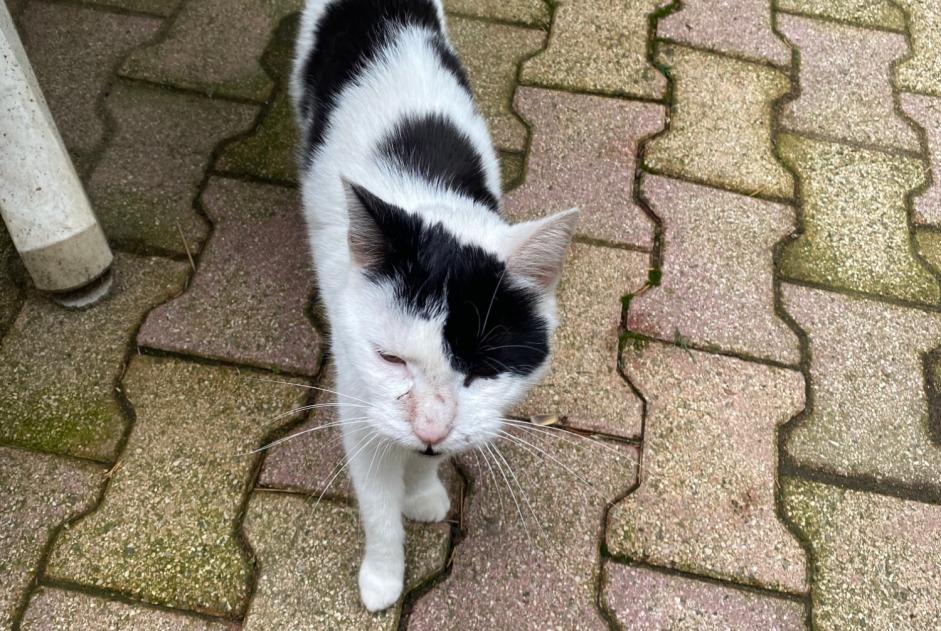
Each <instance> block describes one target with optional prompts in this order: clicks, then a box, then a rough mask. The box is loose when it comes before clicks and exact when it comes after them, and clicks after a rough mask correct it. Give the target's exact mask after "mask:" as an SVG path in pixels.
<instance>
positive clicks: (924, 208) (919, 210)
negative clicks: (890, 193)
mask: <svg viewBox="0 0 941 631" xmlns="http://www.w3.org/2000/svg"><path fill="white" fill-rule="evenodd" d="M899 98H900V101H901V105H902V110H903V111H904V112H905V113H906V114H908V115H909V116H911V117H912V119H914V121H915V123H917V124H918V125H920V126H921V128H922V129H923V130H924V131H925V136H926V137H927V141H928V155H929V158H930V161H931V188H929V189H928V190H927V191H926V192H924V193H922V194H921V195H919V196H918V197H917V198H915V212H914V213H913V215H912V220H913V221H914V222H915V223H919V224H933V225H936V226H941V98H936V97H930V96H923V95H920V94H902V95H900V97H899Z"/></svg>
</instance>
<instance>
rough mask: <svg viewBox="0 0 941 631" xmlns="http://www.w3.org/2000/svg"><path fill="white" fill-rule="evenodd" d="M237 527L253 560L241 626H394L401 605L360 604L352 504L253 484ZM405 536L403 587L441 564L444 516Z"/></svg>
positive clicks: (412, 527)
mask: <svg viewBox="0 0 941 631" xmlns="http://www.w3.org/2000/svg"><path fill="white" fill-rule="evenodd" d="M244 528H245V534H246V537H247V539H248V543H249V545H251V546H252V549H253V550H254V551H255V554H256V556H257V559H258V567H259V574H258V587H257V589H256V591H255V595H254V598H253V599H252V604H251V607H250V608H249V610H248V614H247V615H246V617H245V624H244V626H243V628H244V629H245V630H246V631H254V630H257V629H272V630H275V629H277V630H280V629H350V630H355V631H359V630H361V629H363V630H365V629H389V630H390V631H391V630H392V629H398V623H399V612H400V606H397V607H393V608H391V609H387V610H385V611H383V612H382V613H380V614H377V615H374V614H370V613H369V612H367V611H366V610H365V609H363V606H362V605H361V604H360V601H359V589H358V587H357V579H356V576H357V570H358V569H359V560H360V556H361V554H362V544H361V543H360V542H361V541H362V538H363V535H362V530H361V528H360V525H359V517H358V515H357V512H356V509H355V508H353V507H351V506H348V505H346V504H342V503H337V502H332V501H329V500H324V501H322V502H319V503H316V502H309V501H307V499H306V496H298V495H286V494H281V493H265V492H258V493H255V494H254V495H253V496H252V498H251V500H250V502H249V504H248V510H247V514H246V516H245V525H244ZM406 537H407V540H406V541H407V542H406V558H405V572H406V575H405V591H406V593H407V592H408V591H409V590H411V589H414V588H415V587H417V586H418V585H420V584H421V583H423V582H425V581H426V580H428V579H429V578H431V577H432V576H434V575H435V574H437V573H439V572H441V571H442V570H443V569H444V566H445V563H447V560H448V548H449V540H450V532H449V529H448V526H447V525H446V524H431V525H422V526H419V525H418V524H412V523H409V524H407V525H406ZM340 542H342V543H340Z"/></svg>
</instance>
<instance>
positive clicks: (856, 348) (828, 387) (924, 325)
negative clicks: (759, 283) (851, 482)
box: [781, 284, 941, 490]
mask: <svg viewBox="0 0 941 631" xmlns="http://www.w3.org/2000/svg"><path fill="white" fill-rule="evenodd" d="M781 295H782V303H783V307H784V309H785V310H786V311H787V312H788V313H789V314H790V315H791V316H792V317H793V318H794V319H795V320H796V321H797V325H798V326H799V327H800V328H801V329H802V330H803V331H805V333H806V334H807V336H808V338H809V350H810V395H811V401H812V402H813V407H812V408H811V409H810V410H809V412H808V414H807V416H806V417H803V418H801V419H800V421H799V422H797V424H796V425H795V426H794V427H793V429H792V430H791V431H790V432H789V433H788V434H787V435H786V439H785V441H784V448H785V451H786V452H787V455H788V457H790V458H792V459H793V460H794V461H796V463H797V464H799V465H802V466H805V467H810V468H813V469H816V470H822V471H825V472H827V473H831V474H836V475H840V476H846V477H865V478H869V479H873V480H877V481H879V482H894V483H897V484H906V485H910V486H915V485H917V486H926V487H929V488H932V489H935V490H937V489H941V483H939V481H941V446H939V445H938V444H937V442H935V440H934V438H933V436H932V433H933V430H932V428H931V423H932V421H931V414H930V410H929V401H928V398H927V393H926V388H925V355H926V354H927V353H929V352H932V351H934V350H935V349H937V348H939V347H941V314H939V313H938V312H936V311H928V310H922V309H912V308H905V307H899V306H896V305H892V304H887V303H885V302H881V301H875V300H867V299H864V298H857V297H849V296H844V295H842V294H837V293H831V292H827V291H823V290H820V289H813V288H810V287H800V286H796V285H787V284H785V285H783V287H782V292H781Z"/></svg>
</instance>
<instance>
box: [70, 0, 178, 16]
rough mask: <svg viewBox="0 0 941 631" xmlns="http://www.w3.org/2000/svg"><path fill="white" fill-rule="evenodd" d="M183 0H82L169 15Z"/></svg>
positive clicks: (83, 0) (86, 2)
mask: <svg viewBox="0 0 941 631" xmlns="http://www.w3.org/2000/svg"><path fill="white" fill-rule="evenodd" d="M182 1H183V0H82V2H83V3H85V4H95V5H99V6H102V7H113V8H116V9H127V10H128V11H141V12H143V13H151V14H153V15H160V16H169V15H172V14H173V12H174V10H176V8H177V7H178V6H180V3H181V2H182Z"/></svg>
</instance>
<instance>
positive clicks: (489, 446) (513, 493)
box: [484, 443, 526, 530]
mask: <svg viewBox="0 0 941 631" xmlns="http://www.w3.org/2000/svg"><path fill="white" fill-rule="evenodd" d="M484 447H486V448H487V451H490V453H491V454H493V452H492V451H491V449H492V446H491V445H489V444H487V443H484ZM493 463H494V464H495V465H497V470H498V471H500V475H501V476H503V481H504V482H506V488H507V489H508V490H509V491H510V497H511V498H512V499H513V503H514V504H516V512H517V514H518V515H519V518H520V526H521V527H522V528H523V530H526V521H525V520H524V519H523V510H522V509H521V508H520V503H519V502H518V501H517V500H516V493H515V492H514V491H513V487H512V486H510V481H509V479H507V477H506V474H505V473H504V472H503V467H501V466H500V461H499V460H497V457H496V456H493Z"/></svg>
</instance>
